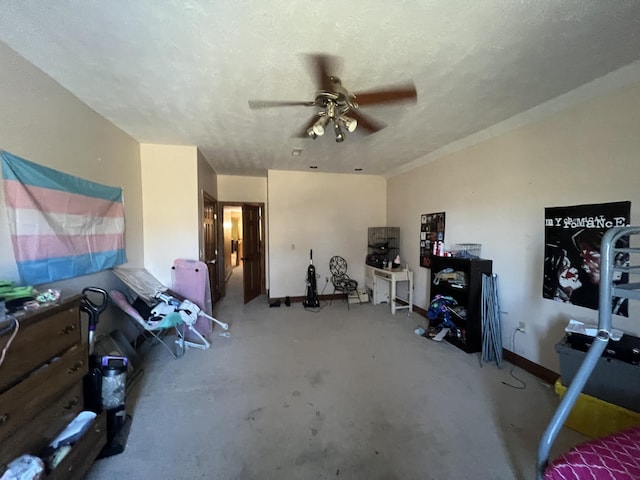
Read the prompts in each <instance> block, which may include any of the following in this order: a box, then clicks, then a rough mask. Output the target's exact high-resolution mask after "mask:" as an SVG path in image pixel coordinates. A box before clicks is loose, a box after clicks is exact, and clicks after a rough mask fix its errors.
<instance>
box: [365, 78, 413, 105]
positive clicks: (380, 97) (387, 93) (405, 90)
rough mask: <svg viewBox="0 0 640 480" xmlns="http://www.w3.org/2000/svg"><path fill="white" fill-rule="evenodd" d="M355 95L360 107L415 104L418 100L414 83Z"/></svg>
mask: <svg viewBox="0 0 640 480" xmlns="http://www.w3.org/2000/svg"><path fill="white" fill-rule="evenodd" d="M354 95H355V96H356V103H357V104H358V105H359V106H363V105H376V104H382V103H394V102H413V103H415V101H416V99H417V98H418V94H417V92H416V87H415V85H414V84H413V83H409V84H405V85H399V86H395V87H386V88H382V89H378V90H369V91H368V92H360V93H358V92H356V93H354Z"/></svg>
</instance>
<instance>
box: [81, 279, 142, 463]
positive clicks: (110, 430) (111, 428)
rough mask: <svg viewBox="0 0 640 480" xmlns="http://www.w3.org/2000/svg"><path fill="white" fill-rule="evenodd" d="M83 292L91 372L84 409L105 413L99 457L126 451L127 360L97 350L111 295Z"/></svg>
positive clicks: (93, 289)
mask: <svg viewBox="0 0 640 480" xmlns="http://www.w3.org/2000/svg"><path fill="white" fill-rule="evenodd" d="M82 295H83V296H82V298H81V299H80V311H82V312H84V313H86V314H87V316H88V317H89V373H88V374H87V375H86V377H85V379H84V392H85V408H86V409H88V410H91V411H93V412H95V413H98V414H99V413H101V412H102V411H105V412H106V417H107V444H106V445H105V446H104V447H103V448H102V450H101V451H100V453H99V454H98V458H105V457H110V456H112V455H117V454H119V453H122V452H123V451H124V449H125V446H126V444H127V437H128V436H129V430H130V428H131V416H130V415H127V412H126V405H125V396H126V386H127V365H128V359H127V357H120V356H109V355H104V356H101V355H98V354H97V353H96V352H95V343H96V338H95V334H96V328H97V326H98V322H99V320H100V315H101V314H102V312H104V311H105V310H106V308H107V305H108V303H109V295H108V294H107V292H106V290H103V289H102V288H98V287H87V288H85V289H84V290H82ZM92 298H93V300H92ZM96 299H98V300H99V301H96Z"/></svg>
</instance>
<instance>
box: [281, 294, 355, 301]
mask: <svg viewBox="0 0 640 480" xmlns="http://www.w3.org/2000/svg"><path fill="white" fill-rule="evenodd" d="M346 298H347V295H346V294H344V293H331V294H328V295H318V300H320V301H322V300H326V301H331V300H345V299H346ZM285 299H286V297H269V303H271V302H275V301H277V300H280V301H281V302H284V301H285ZM306 300H307V297H306V295H305V296H298V297H289V301H290V302H291V303H300V302H304V301H306Z"/></svg>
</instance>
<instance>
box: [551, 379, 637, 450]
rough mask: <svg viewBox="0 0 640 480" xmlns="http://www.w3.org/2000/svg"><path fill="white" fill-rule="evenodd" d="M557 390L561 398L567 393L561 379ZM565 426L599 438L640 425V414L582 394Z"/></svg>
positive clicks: (558, 381) (557, 383)
mask: <svg viewBox="0 0 640 480" xmlns="http://www.w3.org/2000/svg"><path fill="white" fill-rule="evenodd" d="M555 388H556V393H557V394H558V395H560V398H562V397H563V396H564V394H565V392H566V391H567V387H565V386H564V385H563V384H562V382H561V380H560V379H559V378H558V380H557V381H556V385H555ZM564 424H565V426H567V427H569V428H571V429H573V430H575V431H577V432H580V433H582V434H583V435H586V436H587V437H591V438H599V437H605V436H607V435H611V434H612V433H616V432H619V431H620V430H625V429H627V428H631V427H635V426H636V425H640V413H636V412H634V411H631V410H627V409H626V408H622V407H619V406H618V405H614V404H613V403H609V402H605V401H604V400H600V399H599V398H596V397H592V396H590V395H585V394H584V393H581V394H580V395H579V396H578V399H577V400H576V403H575V405H574V406H573V409H572V410H571V413H570V414H569V416H568V417H567V421H566V422H565V423H564Z"/></svg>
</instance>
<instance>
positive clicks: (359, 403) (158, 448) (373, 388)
mask: <svg viewBox="0 0 640 480" xmlns="http://www.w3.org/2000/svg"><path fill="white" fill-rule="evenodd" d="M229 282H230V283H229V285H228V292H227V296H226V297H225V298H224V299H223V300H222V301H221V302H220V303H219V304H218V305H217V306H216V308H215V311H214V314H215V316H216V317H217V318H219V319H221V320H223V321H225V322H228V323H229V324H230V325H231V330H230V331H231V338H224V337H221V336H219V333H220V332H221V330H220V329H219V327H216V329H215V330H214V332H213V334H212V336H211V340H212V348H211V349H209V350H206V351H199V350H188V351H187V352H186V355H185V356H184V357H183V358H180V359H178V360H174V359H173V358H171V357H170V356H169V354H168V353H167V352H166V350H164V349H163V348H162V347H161V346H156V347H154V348H153V349H151V351H150V352H149V353H148V354H147V355H146V356H145V367H144V368H145V374H144V376H143V377H142V379H141V380H140V381H139V382H138V384H137V385H136V387H135V389H134V392H133V394H132V395H130V398H129V400H128V409H129V411H130V412H131V414H132V415H133V423H132V428H131V432H130V435H129V441H128V445H127V448H126V450H125V452H124V453H122V454H120V455H117V456H114V457H110V458H106V459H102V460H98V461H97V462H96V463H95V464H94V466H93V468H92V470H91V471H90V473H89V475H88V477H87V478H89V479H90V480H106V479H115V478H126V479H147V478H158V479H194V478H207V479H225V480H226V479H238V480H249V479H314V480H315V479H328V478H332V479H335V478H347V479H367V480H370V479H385V480H393V479H456V480H458V479H460V480H461V479H474V480H475V479H485V480H487V479H505V480H507V479H533V478H534V477H535V460H536V452H537V447H538V441H539V439H540V436H541V435H542V431H543V430H544V429H545V427H546V424H547V422H548V420H549V419H550V418H551V415H552V413H553V411H554V409H555V407H556V405H557V403H558V399H557V397H556V395H555V393H554V392H553V389H552V388H551V386H549V385H547V384H544V383H542V382H541V381H540V380H538V379H537V378H535V377H532V376H531V375H529V374H527V373H526V372H523V371H522V370H520V369H519V368H515V371H514V373H515V374H516V375H517V376H518V377H519V378H521V379H522V380H524V381H525V382H526V388H525V389H524V390H518V389H515V388H511V387H509V386H506V385H505V384H504V383H503V382H507V383H510V384H513V385H517V384H518V382H517V381H516V380H514V379H513V378H512V377H511V376H510V370H511V367H512V366H511V365H510V364H508V363H505V365H504V366H503V368H502V369H498V368H497V367H496V365H495V364H485V365H484V366H481V365H480V362H479V356H478V355H477V354H471V355H470V354H466V353H464V352H462V351H461V350H458V349H456V348H455V347H453V346H451V345H450V344H448V343H446V342H442V343H437V342H434V341H432V340H427V339H424V338H422V337H419V336H417V335H415V334H414V332H413V330H414V329H415V328H416V327H417V326H420V325H422V326H425V325H426V322H425V319H424V318H423V317H421V316H420V315H418V314H416V313H412V314H411V315H410V316H407V315H406V311H401V312H398V313H396V315H393V316H392V315H391V314H390V312H389V307H388V305H377V306H373V305H371V304H370V303H367V304H364V305H357V304H356V305H352V306H351V309H350V310H349V311H348V310H347V305H346V303H345V302H344V301H334V302H333V305H328V304H327V305H324V303H323V307H322V309H321V310H320V311H319V312H317V313H314V312H309V311H305V310H304V309H303V307H302V305H301V304H300V303H295V304H292V305H291V306H290V307H286V306H285V305H284V304H283V305H282V306H281V307H279V308H269V306H268V304H267V300H266V298H265V297H260V298H257V299H255V300H253V301H252V302H250V303H249V304H247V305H242V300H241V298H242V281H241V272H240V269H236V270H235V271H234V273H233V274H232V276H231V279H230V281H229ZM584 439H585V437H583V436H582V435H580V434H577V433H575V432H573V431H571V430H569V429H566V428H563V429H562V431H561V434H560V436H559V437H558V439H557V440H556V442H555V444H554V448H553V450H552V456H556V455H558V454H559V453H561V452H562V451H564V450H566V449H568V448H569V447H570V446H572V445H574V444H576V443H578V442H580V441H583V440H584Z"/></svg>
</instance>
